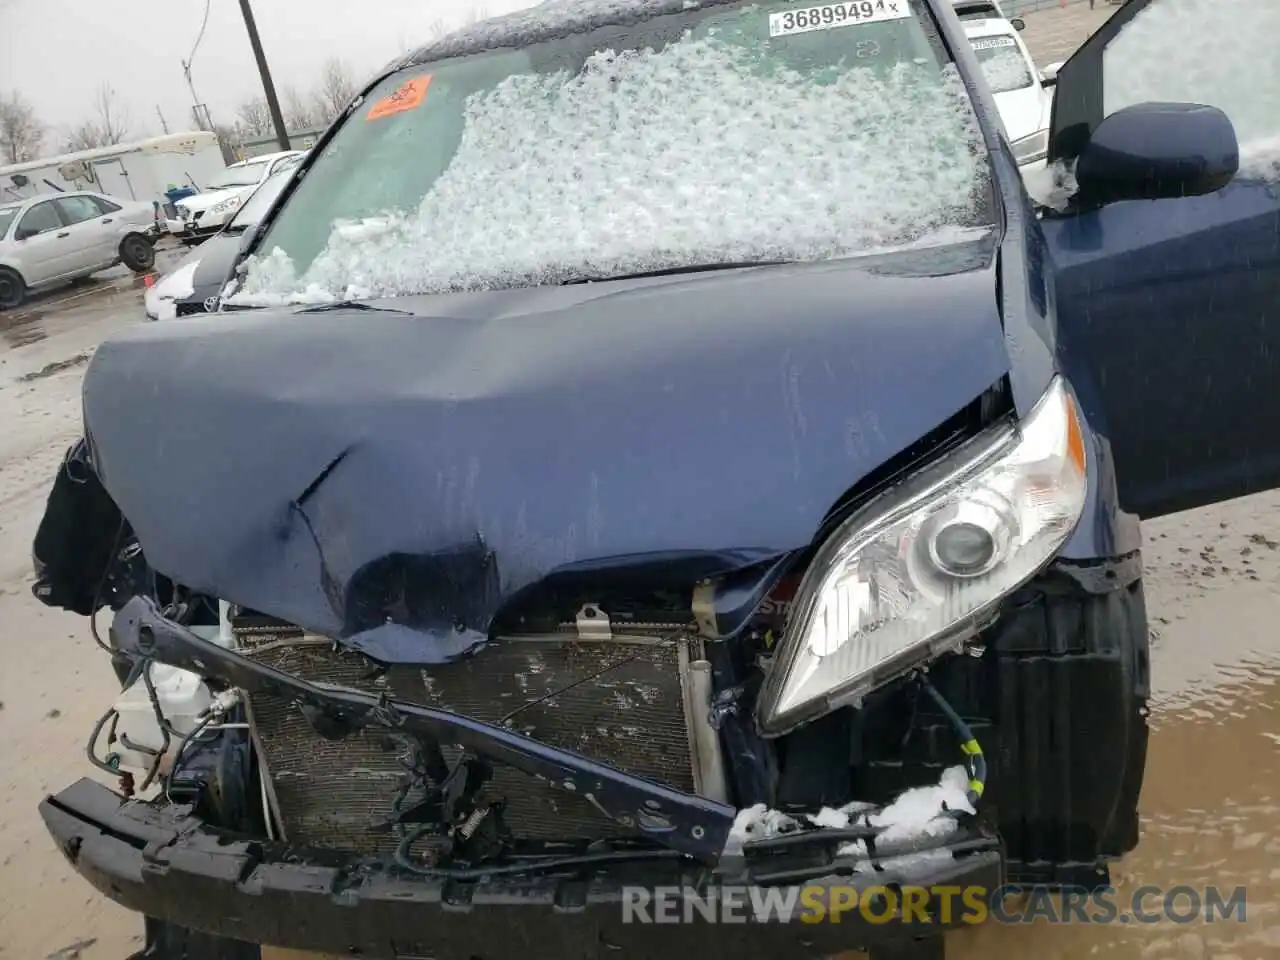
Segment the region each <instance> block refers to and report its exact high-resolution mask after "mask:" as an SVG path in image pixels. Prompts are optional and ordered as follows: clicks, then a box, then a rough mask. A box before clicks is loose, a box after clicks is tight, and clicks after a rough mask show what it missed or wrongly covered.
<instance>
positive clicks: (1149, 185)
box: [1075, 103, 1240, 204]
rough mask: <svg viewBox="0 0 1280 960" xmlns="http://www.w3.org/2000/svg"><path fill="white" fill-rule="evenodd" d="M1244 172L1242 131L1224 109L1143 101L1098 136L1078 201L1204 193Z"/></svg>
mask: <svg viewBox="0 0 1280 960" xmlns="http://www.w3.org/2000/svg"><path fill="white" fill-rule="evenodd" d="M1239 167H1240V145H1239V142H1238V141H1237V139H1236V131H1235V128H1234V127H1233V126H1232V125H1231V120H1230V119H1228V117H1227V115H1226V114H1225V113H1223V112H1222V111H1221V110H1219V109H1218V108H1217V107H1207V106H1203V105H1201V104H1198V103H1139V104H1136V105H1134V106H1132V107H1124V108H1123V109H1121V110H1117V111H1116V112H1115V113H1113V114H1111V115H1110V116H1108V117H1107V118H1105V119H1104V120H1103V121H1102V122H1101V123H1100V124H1098V126H1097V128H1096V129H1095V130H1094V131H1093V136H1092V137H1090V138H1089V141H1088V142H1087V143H1086V144H1085V146H1084V149H1083V150H1081V151H1080V156H1079V158H1078V159H1077V161H1076V170H1075V176H1076V183H1077V184H1078V185H1079V192H1078V193H1077V195H1076V196H1077V200H1078V201H1079V202H1081V203H1085V204H1102V203H1114V202H1115V201H1117V200H1160V199H1164V198H1173V197H1194V196H1201V195H1203V194H1206V193H1213V192H1214V191H1215V190H1220V189H1222V188H1223V187H1225V186H1226V185H1227V184H1228V183H1230V182H1231V178H1232V177H1234V176H1235V175H1236V171H1237V170H1238V169H1239Z"/></svg>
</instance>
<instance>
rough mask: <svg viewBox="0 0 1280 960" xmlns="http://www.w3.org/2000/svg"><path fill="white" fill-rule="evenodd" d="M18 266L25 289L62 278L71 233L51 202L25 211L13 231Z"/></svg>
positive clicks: (38, 204)
mask: <svg viewBox="0 0 1280 960" xmlns="http://www.w3.org/2000/svg"><path fill="white" fill-rule="evenodd" d="M13 236H14V240H15V241H16V244H17V248H18V262H19V264H20V266H21V269H22V276H23V278H24V279H25V280H26V282H27V285H28V286H32V287H34V286H38V285H40V284H42V283H47V282H48V281H50V280H55V279H57V278H58V277H61V276H63V275H65V274H66V273H67V272H68V270H69V269H70V268H69V267H68V266H67V264H69V263H71V262H72V253H71V250H70V246H69V243H68V241H69V240H70V239H71V235H70V233H69V232H68V231H67V228H66V226H65V225H64V224H63V222H62V218H61V217H59V216H58V209H57V207H55V206H54V205H53V201H52V200H42V201H41V202H40V203H37V204H35V205H34V206H31V207H28V208H27V212H26V213H24V214H23V215H22V219H21V220H19V221H18V223H17V226H15V227H14V234H13Z"/></svg>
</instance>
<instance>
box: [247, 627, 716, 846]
mask: <svg viewBox="0 0 1280 960" xmlns="http://www.w3.org/2000/svg"><path fill="white" fill-rule="evenodd" d="M240 640H241V646H242V648H243V651H244V652H245V653H246V655H248V656H250V657H251V658H253V659H255V660H257V661H259V662H261V663H263V664H267V665H270V666H272V667H274V668H276V669H278V670H283V671H285V672H287V673H290V674H293V675H295V676H298V677H301V678H303V679H306V680H309V681H320V682H324V683H331V684H338V685H342V686H346V687H350V688H354V689H358V690H363V691H366V692H369V693H386V694H388V695H390V696H392V697H395V698H397V699H403V700H408V701H413V702H416V703H420V704H423V705H426V706H433V707H439V708H443V709H446V710H451V711H454V712H457V713H461V714H465V715H467V716H469V717H474V718H476V719H479V720H484V721H487V722H490V723H503V722H504V721H505V725H506V726H508V727H509V728H510V729H512V730H515V731H517V732H520V733H523V734H525V735H526V736H529V737H532V738H533V739H536V740H538V741H540V742H542V743H546V744H549V745H551V746H555V747H560V748H563V749H566V750H571V751H573V752H575V753H578V754H581V755H583V756H585V757H589V758H591V759H592V760H596V761H599V762H601V763H604V764H608V765H609V766H611V767H614V768H616V769H618V770H622V771H625V772H627V773H631V774H634V775H636V776H639V777H643V778H645V779H647V780H650V781H652V782H654V783H659V784H663V785H665V786H668V787H672V788H674V789H677V790H682V791H686V792H694V789H695V783H694V772H693V769H694V762H693V759H692V752H693V751H692V749H691V746H690V742H691V741H690V733H689V727H688V724H687V720H686V710H685V706H684V697H683V693H682V691H683V687H682V676H683V675H684V674H685V671H686V667H687V664H688V648H687V641H685V640H683V639H681V640H673V639H662V638H657V637H655V638H652V639H647V638H643V637H629V638H618V637H615V638H613V639H608V640H600V639H583V638H581V637H580V636H578V635H577V634H576V633H574V632H568V633H566V634H563V635H555V634H553V635H550V636H542V637H530V638H521V637H510V638H501V639H499V640H497V641H495V642H493V643H491V644H489V645H488V646H486V647H485V648H483V649H481V650H480V651H478V652H477V654H476V655H475V656H473V657H469V658H466V659H464V660H460V661H457V662H455V663H452V664H445V665H439V666H429V667H391V668H390V669H388V670H386V671H385V672H380V671H378V670H376V669H375V668H374V665H373V664H372V663H371V662H370V661H368V660H367V659H365V658H364V657H363V656H361V655H359V654H353V653H348V652H345V651H340V650H338V649H335V646H334V644H333V643H332V642H331V641H328V640H324V639H321V638H315V637H306V636H301V635H298V636H287V635H282V634H279V633H276V634H271V635H268V636H265V637H262V636H260V637H258V638H256V639H255V638H253V637H243V636H242V637H241V638H240ZM251 707H252V713H253V720H254V724H255V728H256V734H257V737H258V739H259V742H260V745H261V748H262V752H263V755H264V760H265V767H266V769H267V774H268V777H269V779H270V783H271V785H272V787H273V788H274V795H275V803H276V804H277V806H278V811H279V815H280V819H281V821H282V824H281V825H282V827H283V829H284V831H285V835H286V837H287V838H288V840H289V841H290V842H293V843H299V844H303V845H306V846H314V847H321V848H332V849H339V850H346V851H353V852H359V853H363V854H381V855H386V854H389V853H390V852H391V851H392V850H394V847H395V844H396V838H395V836H394V835H392V834H389V833H387V832H385V831H379V830H376V829H374V825H375V824H377V823H378V822H379V821H383V820H385V819H386V818H387V817H388V816H389V815H390V814H391V812H392V808H393V806H392V805H393V802H394V800H395V797H396V794H397V791H398V789H400V787H401V784H402V783H403V782H405V781H406V776H405V769H404V766H403V762H402V761H403V759H404V758H405V757H407V756H408V755H409V753H408V749H407V746H406V744H405V743H404V741H403V740H402V739H400V738H397V737H394V736H391V735H389V734H388V732H387V731H383V730H366V731H361V732H360V733H358V734H355V735H353V736H352V737H350V738H348V739H346V740H342V741H336V742H335V741H327V740H324V739H323V738H321V737H320V736H319V735H317V734H316V733H315V732H314V731H313V730H312V729H311V727H310V725H309V724H308V723H307V721H306V719H305V718H304V717H303V715H302V713H301V712H300V710H299V709H298V707H297V706H296V705H295V704H294V703H293V702H292V701H291V700H290V699H289V698H287V697H281V696H276V695H262V694H256V695H254V696H253V698H252V700H251ZM442 747H443V748H444V753H445V758H446V760H448V761H449V762H453V761H454V760H455V759H456V758H457V757H458V755H459V751H458V750H457V749H456V748H454V747H452V745H442ZM493 772H494V776H493V779H492V780H491V781H490V782H489V783H488V784H486V786H485V788H484V793H483V794H482V798H483V799H485V800H502V801H503V802H504V809H503V816H504V820H505V822H506V825H507V826H508V828H509V829H510V831H511V833H512V834H513V836H514V837H516V838H518V839H530V840H578V839H591V840H595V839H608V838H613V837H621V836H626V835H628V834H627V831H626V830H624V829H623V828H621V827H619V826H618V825H617V824H616V823H614V821H612V820H610V819H609V818H608V817H606V816H605V815H604V814H603V813H601V812H600V811H598V810H597V809H596V808H595V807H593V806H592V805H591V803H590V802H589V801H588V800H586V799H585V798H584V797H581V796H577V795H575V794H572V793H568V792H566V791H563V790H559V789H556V788H553V787H550V786H548V785H547V784H546V783H544V782H542V781H540V780H537V779H535V778H532V777H528V776H526V775H524V774H522V773H520V772H518V771H516V770H513V769H511V768H509V767H503V766H501V765H499V764H495V765H494V767H493ZM421 796H422V790H421V788H415V789H414V790H413V791H411V792H410V793H409V795H408V796H407V797H405V798H404V801H403V805H404V806H408V805H411V804H412V803H414V802H415V801H416V800H417V799H420V798H421Z"/></svg>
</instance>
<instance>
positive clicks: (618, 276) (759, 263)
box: [560, 260, 796, 287]
mask: <svg viewBox="0 0 1280 960" xmlns="http://www.w3.org/2000/svg"><path fill="white" fill-rule="evenodd" d="M795 262H796V261H794V260H739V261H733V262H730V263H695V264H691V265H689V266H684V267H663V268H662V269H660V270H638V271H636V272H635V273H602V274H599V275H597V276H593V277H574V278H573V279H572V280H565V281H562V282H561V284H560V285H561V286H562V287H571V286H573V285H575V284H579V283H603V282H605V281H606V280H635V279H637V278H639V277H669V276H674V275H676V274H680V273H709V272H711V271H712V270H741V269H743V268H744V267H773V266H777V265H778V264H780V263H795Z"/></svg>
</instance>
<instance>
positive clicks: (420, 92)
mask: <svg viewBox="0 0 1280 960" xmlns="http://www.w3.org/2000/svg"><path fill="white" fill-rule="evenodd" d="M429 86H431V74H429V73H428V74H427V75H426V76H423V77H414V78H413V79H412V80H406V81H405V82H404V83H402V84H400V86H398V87H396V90H395V92H394V93H392V94H391V95H390V96H387V97H383V98H382V99H381V100H379V101H378V102H377V103H375V104H374V105H373V107H372V108H371V109H370V110H369V115H368V116H367V117H365V119H366V120H381V119H382V118H383V117H389V116H391V115H392V114H395V113H404V112H405V111H406V110H412V109H414V108H415V107H417V106H418V105H419V104H421V103H422V101H423V100H425V99H426V98H427V87H429Z"/></svg>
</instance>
